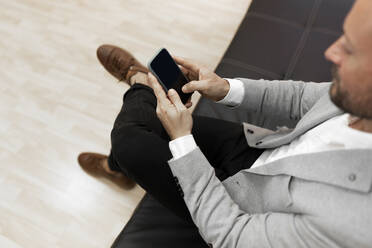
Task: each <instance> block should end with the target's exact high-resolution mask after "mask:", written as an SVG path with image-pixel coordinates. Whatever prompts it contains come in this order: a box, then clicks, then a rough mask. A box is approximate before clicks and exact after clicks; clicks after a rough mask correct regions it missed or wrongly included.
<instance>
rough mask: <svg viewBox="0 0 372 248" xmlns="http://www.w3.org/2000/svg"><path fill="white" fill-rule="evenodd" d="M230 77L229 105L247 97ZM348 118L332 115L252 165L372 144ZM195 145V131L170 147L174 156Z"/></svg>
mask: <svg viewBox="0 0 372 248" xmlns="http://www.w3.org/2000/svg"><path fill="white" fill-rule="evenodd" d="M227 80H228V81H229V83H230V90H229V92H228V94H227V95H226V96H225V98H224V99H222V100H221V101H219V102H218V103H222V104H226V105H230V106H235V105H238V104H240V103H241V102H242V100H243V98H244V87H243V82H241V81H240V80H236V79H234V80H231V79H227ZM239 82H240V83H239ZM349 119H350V115H349V114H343V115H339V116H336V117H333V118H331V119H329V120H327V121H325V122H323V123H322V124H320V125H318V126H316V127H314V128H312V129H310V130H309V131H307V132H306V133H304V134H303V135H301V136H299V137H297V138H296V139H294V140H293V141H292V142H291V143H290V144H288V145H283V146H280V147H278V148H275V149H267V150H266V151H265V152H263V153H262V154H261V156H260V157H259V158H258V159H257V160H256V162H255V163H254V164H253V165H252V168H253V167H256V166H260V165H263V164H266V163H269V162H273V161H275V160H278V159H281V158H284V157H288V156H293V155H298V154H305V153H314V152H321V151H329V150H340V149H358V148H359V149H360V148H371V147H372V134H371V133H367V132H362V131H358V130H356V129H353V128H351V127H349ZM196 147H197V145H196V143H195V140H194V138H193V136H192V135H187V136H183V137H180V138H178V139H175V140H172V141H171V142H169V148H170V150H171V153H172V155H173V158H174V159H177V158H180V157H182V156H184V155H186V154H187V153H189V152H191V151H192V150H194V149H195V148H196Z"/></svg>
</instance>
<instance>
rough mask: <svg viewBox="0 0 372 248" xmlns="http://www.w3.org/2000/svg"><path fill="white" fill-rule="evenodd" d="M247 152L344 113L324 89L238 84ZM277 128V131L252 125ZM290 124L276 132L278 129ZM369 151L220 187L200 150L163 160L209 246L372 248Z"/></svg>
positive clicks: (294, 160) (301, 163)
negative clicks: (245, 113)
mask: <svg viewBox="0 0 372 248" xmlns="http://www.w3.org/2000/svg"><path fill="white" fill-rule="evenodd" d="M240 80H242V81H243V82H244V87H245V97H244V100H243V102H242V104H241V105H240V106H238V107H237V108H239V109H246V110H247V111H249V112H250V113H253V114H252V115H251V116H252V118H251V120H250V123H251V124H248V123H244V131H245V134H246V138H247V142H248V144H249V145H250V146H252V147H257V148H275V147H279V146H281V145H284V144H288V143H290V142H291V141H292V140H293V139H295V138H296V137H298V136H299V135H302V134H303V133H305V132H306V131H307V130H309V129H311V128H313V127H315V126H317V125H319V124H320V123H322V122H324V121H326V120H328V119H330V118H332V117H334V116H337V115H340V114H342V111H340V110H339V109H338V108H337V107H336V106H335V105H333V103H332V102H331V101H330V99H329V95H328V91H329V86H330V83H322V84H315V83H303V82H294V81H281V82H278V81H265V80H249V79H240ZM257 123H260V124H261V126H265V125H269V124H270V125H272V124H273V123H275V124H276V125H277V126H279V128H278V129H277V130H276V131H272V130H269V129H265V128H263V127H258V126H256V125H253V124H257ZM283 124H286V126H290V127H291V126H292V128H282V127H280V126H281V125H283ZM371 161H372V148H371V149H355V150H342V151H341V150H340V151H326V152H317V153H311V154H306V155H297V156H291V157H287V158H283V159H280V160H277V161H274V162H271V163H268V164H265V165H263V166H260V167H257V168H253V169H247V170H242V171H240V172H239V173H237V174H235V175H234V176H232V177H229V178H228V179H226V180H225V181H223V182H222V183H221V182H220V181H219V180H218V179H217V178H216V176H215V173H214V170H213V168H212V167H211V165H210V164H209V162H208V160H207V159H206V158H205V157H204V155H203V153H202V152H201V151H200V149H199V148H197V149H195V150H193V151H192V152H190V153H189V154H187V155H185V156H183V157H181V158H179V159H176V160H173V159H172V160H170V161H168V163H169V166H170V168H171V170H172V173H173V174H174V176H176V177H178V181H179V183H180V185H181V187H182V189H183V192H184V200H185V202H186V205H187V207H188V209H189V211H190V213H191V216H192V218H193V220H194V222H195V224H196V225H197V227H198V228H199V232H200V234H201V236H202V237H203V238H204V240H205V241H206V242H207V243H210V244H212V245H213V247H283V248H284V247H285V248H288V247H317V248H318V247H352V248H356V247H372V194H371V183H372V165H371Z"/></svg>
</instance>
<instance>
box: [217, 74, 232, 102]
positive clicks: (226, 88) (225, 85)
mask: <svg viewBox="0 0 372 248" xmlns="http://www.w3.org/2000/svg"><path fill="white" fill-rule="evenodd" d="M222 80H223V82H224V83H223V84H222V85H223V87H222V94H221V96H220V97H219V99H218V100H217V101H216V102H218V101H221V100H222V99H224V98H225V97H226V96H227V94H228V93H229V91H230V83H229V81H228V80H226V79H224V78H223V79H222Z"/></svg>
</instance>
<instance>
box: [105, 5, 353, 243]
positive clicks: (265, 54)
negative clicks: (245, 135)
mask: <svg viewBox="0 0 372 248" xmlns="http://www.w3.org/2000/svg"><path fill="white" fill-rule="evenodd" d="M353 2H354V1H353V0H253V2H252V4H251V6H250V8H249V10H248V12H247V14H246V16H245V18H244V19H243V20H242V23H241V25H240V27H239V29H238V31H237V33H236V35H235V37H234V39H233V40H232V42H231V44H230V46H229V48H228V49H227V51H226V52H225V54H224V56H223V59H222V60H221V62H220V64H219V65H218V67H217V69H216V73H217V74H218V75H220V76H222V77H227V78H235V77H246V78H253V79H260V78H264V79H270V80H274V79H278V80H282V79H293V80H303V81H313V82H325V81H330V80H331V74H330V63H328V62H327V61H326V60H325V59H324V51H325V50H326V48H327V47H328V46H329V45H330V44H331V43H332V42H333V41H335V40H336V39H337V38H338V37H339V36H340V35H341V34H342V24H343V20H344V18H345V16H346V14H347V12H348V11H349V9H350V8H351V6H352V4H353ZM194 113H195V114H197V115H204V116H210V117H215V118H220V119H226V120H230V121H236V122H242V121H245V120H248V119H249V116H247V115H248V113H244V112H237V111H231V110H229V109H227V108H226V107H224V106H221V105H217V104H215V103H213V102H211V101H209V100H206V99H201V100H200V102H199V103H198V105H197V107H196V109H195V112H194ZM269 128H270V127H269ZM272 128H274V127H272ZM150 247H151V248H167V247H171V248H175V247H177V248H186V247H192V248H199V247H200V248H202V247H203V248H204V247H205V248H206V247H208V245H207V244H206V243H205V242H204V241H203V240H202V238H201V237H200V235H199V233H198V231H197V230H196V229H195V228H194V227H193V226H191V225H189V224H186V223H185V222H183V221H182V220H180V219H179V218H178V217H177V216H175V215H174V214H173V213H172V212H170V211H169V210H168V209H166V208H164V207H163V206H162V205H160V204H159V203H158V202H157V201H156V200H155V199H153V198H152V197H151V196H150V195H149V194H146V195H145V196H144V197H143V199H142V200H141V202H140V203H139V205H138V206H137V208H136V210H135V211H134V213H133V215H132V217H131V219H130V220H129V222H128V223H127V224H126V226H125V227H124V229H123V230H122V232H121V233H120V234H119V236H118V237H117V238H116V240H115V242H114V243H113V245H112V248H150Z"/></svg>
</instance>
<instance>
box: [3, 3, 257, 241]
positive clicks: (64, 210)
mask: <svg viewBox="0 0 372 248" xmlns="http://www.w3.org/2000/svg"><path fill="white" fill-rule="evenodd" d="M249 3H250V0H214V1H207V0H188V1H176V0H152V1H148V0H120V1H119V0H110V1H107V0H96V1H88V0H64V1H52V0H32V1H31V0H0V247H1V248H13V247H25V248H26V247H27V248H31V247H37V248H42V247H48V248H50V247H56V248H58V247H79V248H83V247H109V246H110V245H111V244H112V242H113V240H114V238H115V237H116V236H117V235H118V233H119V232H120V230H121V229H122V228H123V226H124V224H125V223H126V222H127V221H128V219H129V217H130V215H131V213H132V211H133V210H134V208H135V206H136V204H137V203H138V201H139V200H140V198H141V196H142V195H143V190H142V189H141V188H139V187H136V188H134V189H133V190H130V191H124V190H120V189H119V188H117V187H115V185H112V184H111V183H110V182H108V181H99V180H96V179H94V178H91V177H89V176H88V175H86V174H85V173H84V172H83V171H82V170H81V169H80V168H79V166H78V164H77V161H76V157H77V155H78V154H79V153H80V152H82V151H95V152H101V153H108V151H109V149H110V140H109V135H110V130H111V127H112V124H113V121H114V118H115V116H116V114H117V113H118V111H119V109H120V107H121V101H122V95H123V93H124V91H125V90H126V89H127V87H126V86H125V85H124V84H116V82H115V79H114V78H112V77H111V76H110V75H109V74H108V73H107V72H105V71H104V69H103V68H102V67H101V66H100V64H99V63H98V61H97V59H96V57H95V49H96V48H97V47H98V46H99V45H100V44H103V43H111V44H116V45H120V46H122V47H124V48H127V49H129V50H130V51H132V53H134V54H135V55H136V56H137V58H138V59H139V60H140V61H141V62H143V63H147V60H148V59H149V58H151V57H152V55H153V54H154V53H155V51H156V50H158V49H159V48H160V47H167V48H168V49H169V50H170V51H171V53H173V54H176V55H181V56H185V57H191V58H193V59H195V60H198V61H200V62H203V63H206V64H207V65H209V66H210V68H214V67H215V66H216V65H217V63H218V61H219V60H220V58H221V56H222V55H223V53H224V51H225V49H226V48H227V46H228V44H229V42H230V41H231V38H232V37H233V35H234V33H235V31H236V29H237V27H238V25H239V23H240V21H241V19H242V17H243V15H244V13H245V12H246V10H247V8H248V5H249Z"/></svg>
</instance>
